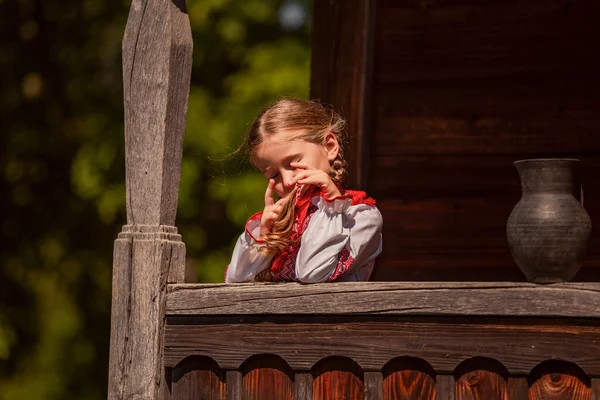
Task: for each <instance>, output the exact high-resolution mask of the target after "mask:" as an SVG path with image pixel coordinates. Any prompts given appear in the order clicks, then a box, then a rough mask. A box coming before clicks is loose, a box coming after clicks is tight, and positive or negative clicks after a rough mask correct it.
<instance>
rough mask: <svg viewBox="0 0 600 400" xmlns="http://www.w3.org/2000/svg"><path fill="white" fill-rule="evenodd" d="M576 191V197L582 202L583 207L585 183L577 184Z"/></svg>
mask: <svg viewBox="0 0 600 400" xmlns="http://www.w3.org/2000/svg"><path fill="white" fill-rule="evenodd" d="M577 189H579V190H577ZM574 192H575V193H574V195H575V198H576V199H577V200H578V201H579V202H580V203H581V206H582V207H583V185H581V184H579V183H578V184H576V185H575V190H574Z"/></svg>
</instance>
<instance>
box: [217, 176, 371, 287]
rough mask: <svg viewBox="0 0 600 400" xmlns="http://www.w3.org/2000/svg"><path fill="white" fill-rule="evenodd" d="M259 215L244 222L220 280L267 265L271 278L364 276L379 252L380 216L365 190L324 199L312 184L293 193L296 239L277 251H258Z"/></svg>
mask: <svg viewBox="0 0 600 400" xmlns="http://www.w3.org/2000/svg"><path fill="white" fill-rule="evenodd" d="M261 216H262V212H260V213H257V214H254V215H253V216H252V217H250V219H249V220H248V222H247V223H246V231H245V232H244V233H242V235H241V236H240V238H239V239H238V241H237V243H236V245H235V249H234V250H233V256H232V259H231V263H230V264H229V265H228V266H227V271H226V272H225V282H227V283H234V282H252V281H254V279H255V277H256V275H257V274H258V273H260V272H262V271H263V270H265V269H266V268H268V267H271V269H272V271H271V272H272V277H273V278H274V280H275V281H291V282H305V283H316V282H331V281H336V282H341V281H367V280H368V279H369V277H370V276H371V273H372V272H373V266H374V264H375V258H376V257H377V256H378V255H379V253H381V249H382V238H381V228H382V225H383V220H382V218H381V214H380V213H379V210H378V209H377V207H375V200H373V199H371V198H367V196H366V194H365V193H364V192H360V191H353V190H346V191H345V192H344V194H343V195H342V196H338V197H336V198H334V199H327V198H325V197H324V196H323V195H322V194H321V193H320V192H319V190H318V188H316V187H312V188H311V189H310V190H308V191H307V192H306V193H304V194H303V195H301V196H298V197H297V199H296V221H295V223H294V229H293V234H292V239H295V238H298V237H301V239H300V241H296V244H294V245H291V246H290V247H289V248H288V249H287V250H286V251H284V252H283V253H281V254H279V255H276V256H273V255H272V254H266V253H264V252H261V251H259V250H260V248H261V247H262V246H264V244H263V242H262V241H261V240H258V239H257V238H258V237H259V234H260V219H261Z"/></svg>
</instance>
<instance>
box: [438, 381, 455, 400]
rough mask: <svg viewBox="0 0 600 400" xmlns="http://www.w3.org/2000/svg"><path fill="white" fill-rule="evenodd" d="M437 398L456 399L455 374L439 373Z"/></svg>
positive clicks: (440, 399)
mask: <svg viewBox="0 0 600 400" xmlns="http://www.w3.org/2000/svg"><path fill="white" fill-rule="evenodd" d="M435 396H436V397H435V398H436V400H455V399H456V381H455V380H454V375H438V376H437V377H436V378H435Z"/></svg>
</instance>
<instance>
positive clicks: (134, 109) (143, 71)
mask: <svg viewBox="0 0 600 400" xmlns="http://www.w3.org/2000/svg"><path fill="white" fill-rule="evenodd" d="M191 67H192V34H191V29H190V24H189V19H188V16H187V10H186V7H185V1H184V0H175V1H167V0H161V1H148V0H134V1H133V3H132V5H131V10H130V12H129V19H128V21H127V27H126V28H125V34H124V37H123V95H124V103H125V159H126V183H127V222H128V224H130V225H143V224H145V225H170V226H174V225H175V214H176V212H177V198H178V193H179V178H180V171H181V156H182V151H183V136H184V130H185V119H186V114H187V101H188V95H189V87H190V78H191Z"/></svg>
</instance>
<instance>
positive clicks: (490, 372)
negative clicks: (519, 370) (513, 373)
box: [455, 357, 509, 400]
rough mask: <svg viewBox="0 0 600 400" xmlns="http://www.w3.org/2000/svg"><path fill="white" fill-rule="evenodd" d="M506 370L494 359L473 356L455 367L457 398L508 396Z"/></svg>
mask: <svg viewBox="0 0 600 400" xmlns="http://www.w3.org/2000/svg"><path fill="white" fill-rule="evenodd" d="M508 375H509V373H508V371H507V370H506V368H505V367H504V365H502V363H500V362H498V361H497V360H495V359H491V358H485V357H475V358H471V359H468V360H466V361H464V362H462V363H461V364H460V365H458V366H457V367H456V370H455V376H458V378H457V380H456V398H457V400H467V399H468V400H475V399H490V400H496V399H497V400H504V399H506V398H508V394H509V385H508V381H507V380H508Z"/></svg>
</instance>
